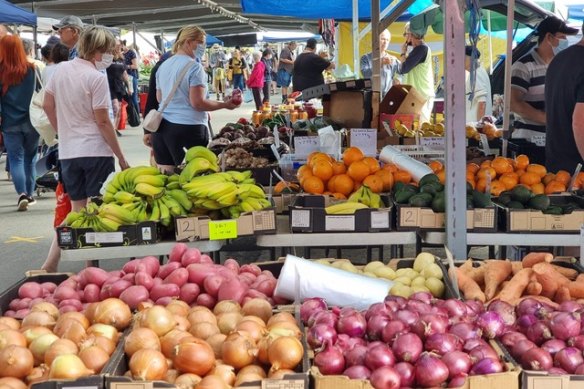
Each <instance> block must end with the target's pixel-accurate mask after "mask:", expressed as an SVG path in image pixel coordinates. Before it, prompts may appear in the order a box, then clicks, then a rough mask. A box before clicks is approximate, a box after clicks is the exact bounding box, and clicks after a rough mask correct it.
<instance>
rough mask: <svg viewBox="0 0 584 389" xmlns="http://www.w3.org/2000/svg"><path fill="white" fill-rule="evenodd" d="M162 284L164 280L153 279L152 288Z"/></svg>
mask: <svg viewBox="0 0 584 389" xmlns="http://www.w3.org/2000/svg"><path fill="white" fill-rule="evenodd" d="M160 284H162V278H160V277H154V278H153V279H152V286H153V287H154V286H156V285H160Z"/></svg>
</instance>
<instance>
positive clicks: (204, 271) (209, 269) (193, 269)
mask: <svg viewBox="0 0 584 389" xmlns="http://www.w3.org/2000/svg"><path fill="white" fill-rule="evenodd" d="M187 271H188V272H189V282H194V283H195V284H197V285H199V286H200V287H202V286H203V281H204V280H205V278H207V276H208V275H210V274H215V273H216V272H217V268H216V267H215V265H210V264H204V263H192V264H190V265H189V266H187Z"/></svg>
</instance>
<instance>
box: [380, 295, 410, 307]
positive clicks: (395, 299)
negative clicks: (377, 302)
mask: <svg viewBox="0 0 584 389" xmlns="http://www.w3.org/2000/svg"><path fill="white" fill-rule="evenodd" d="M392 301H393V302H396V303H397V304H398V306H399V308H400V309H403V308H404V307H405V306H406V303H407V302H408V300H406V299H405V298H403V297H401V296H391V295H387V296H386V297H385V299H384V300H383V302H384V303H386V304H387V303H388V302H392Z"/></svg>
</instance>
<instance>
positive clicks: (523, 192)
mask: <svg viewBox="0 0 584 389" xmlns="http://www.w3.org/2000/svg"><path fill="white" fill-rule="evenodd" d="M532 194H533V193H531V191H530V190H529V189H528V188H526V187H525V186H523V185H517V186H516V187H515V188H513V189H511V199H512V200H513V201H518V202H520V203H521V204H523V205H526V204H527V202H528V201H529V199H530V198H531V195H532Z"/></svg>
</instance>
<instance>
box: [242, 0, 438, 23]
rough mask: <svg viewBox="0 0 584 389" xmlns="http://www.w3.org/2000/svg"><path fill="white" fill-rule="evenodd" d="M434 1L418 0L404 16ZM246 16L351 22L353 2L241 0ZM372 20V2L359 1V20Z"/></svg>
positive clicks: (382, 1)
mask: <svg viewBox="0 0 584 389" xmlns="http://www.w3.org/2000/svg"><path fill="white" fill-rule="evenodd" d="M391 3H392V1H391V0H380V4H379V7H380V9H381V10H383V9H385V8H386V7H387V6H388V5H390V4H391ZM432 4H433V2H432V0H416V1H415V2H414V3H413V4H412V5H411V6H410V7H409V8H408V11H407V12H408V13H409V14H410V15H409V16H408V15H407V14H405V15H403V16H402V17H404V18H405V19H406V20H408V19H409V18H410V17H411V15H416V14H418V13H420V12H421V11H423V10H424V9H426V8H427V7H429V6H430V5H432ZM241 9H242V11H243V14H244V15H275V16H290V17H295V18H301V19H336V20H351V19H352V17H353V0H328V1H321V2H311V1H306V0H286V1H282V0H241ZM369 19H371V0H359V20H369Z"/></svg>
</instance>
